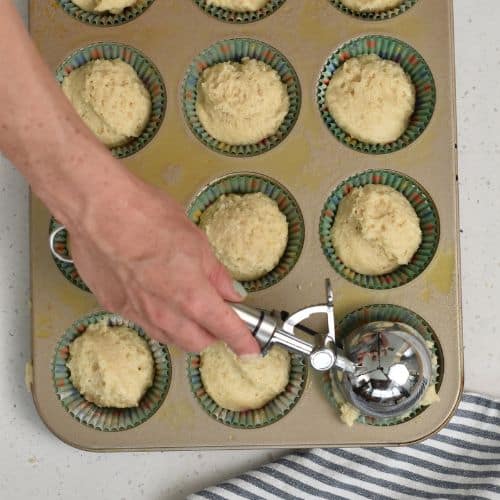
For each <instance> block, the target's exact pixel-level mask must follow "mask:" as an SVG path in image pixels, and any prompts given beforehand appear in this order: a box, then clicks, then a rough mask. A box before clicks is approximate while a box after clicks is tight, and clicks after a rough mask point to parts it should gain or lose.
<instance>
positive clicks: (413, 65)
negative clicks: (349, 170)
mask: <svg viewBox="0 0 500 500" xmlns="http://www.w3.org/2000/svg"><path fill="white" fill-rule="evenodd" d="M367 54H376V55H378V56H379V57H381V58H382V59H387V60H390V61H394V62H396V63H398V64H400V65H401V67H402V68H403V69H404V70H405V72H406V73H407V75H408V76H409V77H410V78H411V81H412V83H413V85H414V86H415V91H416V100H415V111H414V112H413V115H412V116H411V118H410V122H409V125H408V127H407V129H406V130H405V131H404V132H403V134H402V135H401V137H399V139H397V140H396V141H394V142H391V143H388V144H368V143H365V142H362V141H359V140H358V139H356V138H354V137H351V136H350V135H349V134H348V133H347V132H345V131H344V130H342V129H341V128H340V127H339V126H338V125H337V123H336V121H335V120H334V118H333V116H332V115H331V114H330V112H329V111H328V107H327V105H326V91H327V88H328V85H329V83H330V80H331V78H332V76H333V74H334V73H335V71H337V70H338V69H339V67H340V66H341V65H342V64H343V63H344V62H345V61H347V60H348V59H350V58H351V57H358V56H362V55H367ZM316 100H317V103H318V106H319V111H320V113H321V117H322V118H323V121H324V122H325V124H326V126H327V127H328V129H329V130H330V132H331V133H332V134H333V135H334V136H335V137H336V138H337V139H338V140H339V141H340V142H341V143H342V144H344V145H346V146H348V147H349V148H351V149H354V150H356V151H359V152H361V153H370V154H384V153H394V152H395V151H399V150H401V149H403V148H405V147H406V146H408V145H409V144H411V143H412V142H414V141H415V140H416V139H417V138H418V137H419V136H420V135H421V134H422V132H423V131H424V130H425V128H426V127H427V125H428V124H429V122H430V120H431V118H432V115H433V113H434V107H435V105H436V85H435V83H434V78H433V76H432V73H431V70H430V68H429V66H427V63H426V62H425V61H424V59H423V58H422V56H421V55H420V54H419V53H418V52H417V51H416V50H415V49H413V48H412V47H410V46H409V45H408V44H406V43H404V42H402V41H400V40H397V39H395V38H390V37H387V36H382V35H369V36H364V37H361V38H356V39H354V40H351V41H349V42H347V43H346V44H344V45H342V46H341V47H339V48H338V49H337V50H335V52H334V53H333V54H332V55H331V56H330V57H329V59H328V60H327V61H326V63H325V65H324V66H323V68H322V70H321V74H320V77H319V79H318V82H317V85H316Z"/></svg>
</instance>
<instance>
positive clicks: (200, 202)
mask: <svg viewBox="0 0 500 500" xmlns="http://www.w3.org/2000/svg"><path fill="white" fill-rule="evenodd" d="M249 193H263V194H265V195H266V196H269V198H271V199H272V200H274V201H276V203H277V204H278V207H279V209H280V210H281V212H282V213H283V214H284V215H285V216H286V220H287V222H288V242H287V245H286V248H285V253H284V254H283V256H282V257H281V259H280V261H279V262H278V265H277V266H276V267H275V268H274V269H273V270H272V271H270V272H269V273H267V274H266V275H264V276H262V278H258V279H255V280H251V281H242V282H241V283H242V285H243V286H244V287H245V289H246V290H247V291H248V292H257V291H259V290H264V289H265V288H268V287H270V286H272V285H275V284H276V283H278V282H279V281H281V280H282V279H283V278H284V277H285V276H286V275H287V274H288V273H289V272H290V271H291V270H292V269H293V267H294V266H295V264H296V263H297V261H298V260H299V257H300V253H301V252H302V247H303V246H304V234H305V229H304V218H303V216H302V212H301V210H300V208H299V205H298V203H297V201H296V200H295V198H294V197H293V196H292V194H291V193H290V192H289V191H288V190H287V189H286V188H285V187H284V186H282V185H281V184H279V183H278V182H277V181H275V180H273V179H270V178H269V177H265V176H263V175H257V174H232V175H227V176H225V177H222V178H220V179H217V180H216V181H214V182H212V183H211V184H209V185H208V186H206V187H205V188H204V189H203V190H202V191H201V192H200V193H199V194H198V195H197V196H196V198H195V199H194V200H193V202H192V203H191V204H190V206H189V208H188V210H187V214H188V217H189V218H190V219H191V220H192V221H193V222H194V223H195V224H199V222H200V218H201V215H202V214H203V212H204V211H205V210H206V209H207V208H208V207H209V206H210V205H211V204H212V203H213V202H214V201H215V200H217V198H219V197H220V196H221V195H223V194H249Z"/></svg>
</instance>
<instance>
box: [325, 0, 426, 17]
mask: <svg viewBox="0 0 500 500" xmlns="http://www.w3.org/2000/svg"><path fill="white" fill-rule="evenodd" d="M330 3H331V4H332V5H334V6H335V7H337V9H339V10H340V11H342V12H343V13H344V14H349V15H350V16H354V17H357V18H358V19H363V20H365V21H387V20H389V19H392V18H393V17H396V16H399V15H400V14H404V13H405V12H408V11H409V10H410V9H411V8H412V7H413V6H414V5H415V4H416V3H417V0H404V1H403V2H402V3H401V4H400V5H398V6H397V7H393V8H392V9H387V10H381V11H377V12H358V11H356V10H352V9H350V8H349V7H347V6H346V5H345V4H344V3H343V2H342V0H330Z"/></svg>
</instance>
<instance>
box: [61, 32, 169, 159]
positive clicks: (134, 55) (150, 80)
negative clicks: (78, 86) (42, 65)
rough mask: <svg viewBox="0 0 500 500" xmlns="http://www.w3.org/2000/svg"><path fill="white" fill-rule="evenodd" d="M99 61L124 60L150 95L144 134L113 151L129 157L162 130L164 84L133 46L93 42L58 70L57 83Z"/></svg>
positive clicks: (153, 68)
mask: <svg viewBox="0 0 500 500" xmlns="http://www.w3.org/2000/svg"><path fill="white" fill-rule="evenodd" d="M96 59H109V60H113V59H121V60H122V61H124V62H126V63H127V64H130V66H132V68H134V70H135V72H136V73H137V75H138V76H139V78H140V79H141V80H142V82H143V83H144V85H145V86H146V88H147V89H148V91H149V95H150V96H151V116H150V117H149V121H148V123H147V125H146V127H145V129H144V131H143V132H142V134H141V135H140V136H139V137H136V138H132V139H131V140H130V141H129V142H128V143H127V144H124V145H123V146H116V147H114V148H110V150H111V153H112V154H113V156H115V157H116V158H126V157H127V156H130V155H133V154H134V153H137V152H138V151H139V150H141V149H142V148H143V147H145V146H146V145H147V144H148V143H149V142H150V141H151V139H153V137H154V136H155V135H156V133H157V132H158V130H159V129H160V126H161V123H162V121H163V117H164V116H165V109H166V106H167V92H166V90H165V84H164V83H163V80H162V77H161V74H160V72H159V71H158V69H157V68H156V66H155V65H154V64H153V63H152V62H151V61H150V60H149V59H148V58H147V57H146V56H145V55H144V54H142V53H141V52H139V51H138V50H137V49H134V48H133V47H130V46H128V45H123V44H120V43H114V42H99V43H94V44H92V45H88V46H87V47H84V48H82V49H79V50H77V51H75V52H73V54H71V55H70V56H69V57H68V58H66V60H65V61H64V62H63V63H62V64H61V65H60V66H59V67H58V68H57V70H56V79H57V81H58V82H59V83H62V81H63V80H64V78H65V77H66V76H68V75H69V74H70V73H71V72H72V71H73V70H74V69H76V68H79V67H80V66H83V65H84V64H86V63H88V62H90V61H94V60H96Z"/></svg>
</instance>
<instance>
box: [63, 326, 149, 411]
mask: <svg viewBox="0 0 500 500" xmlns="http://www.w3.org/2000/svg"><path fill="white" fill-rule="evenodd" d="M69 352H70V359H69V361H68V363H67V366H68V368H69V370H70V372H71V381H72V382H73V385H74V386H75V387H76V389H77V390H78V391H79V392H80V394H82V396H83V397H84V398H85V399H86V400H87V401H90V402H91V403H95V404H96V405H97V406H102V407H112V408H129V407H133V406H138V405H139V402H140V400H141V398H142V397H143V396H144V394H145V393H146V391H147V390H148V389H149V387H151V386H152V385H153V379H154V361H153V355H152V354H151V350H150V349H149V346H148V343H147V342H146V341H145V340H144V339H143V338H142V337H140V336H139V334H138V333H137V332H135V331H134V330H132V329H131V328H128V327H126V326H109V325H108V323H107V321H105V320H103V321H100V322H99V323H96V324H93V325H90V326H89V327H88V328H87V330H86V331H85V332H84V333H83V334H82V335H80V336H79V337H77V338H76V339H75V340H74V341H73V342H72V343H71V344H70V346H69Z"/></svg>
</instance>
